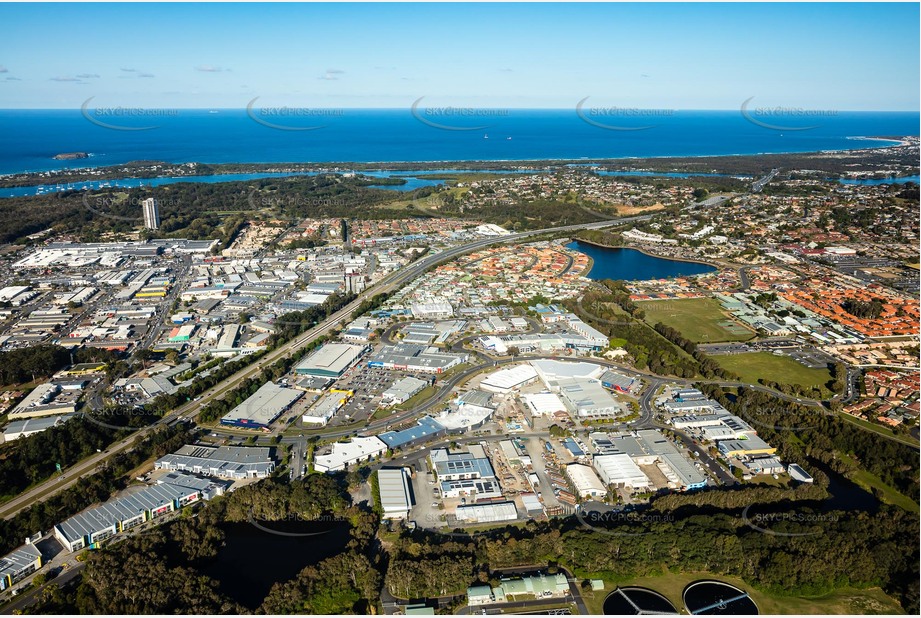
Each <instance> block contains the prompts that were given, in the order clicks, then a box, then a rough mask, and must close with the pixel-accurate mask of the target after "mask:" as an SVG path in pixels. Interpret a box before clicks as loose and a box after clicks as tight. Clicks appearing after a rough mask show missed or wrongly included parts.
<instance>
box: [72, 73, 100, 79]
mask: <svg viewBox="0 0 921 618" xmlns="http://www.w3.org/2000/svg"><path fill="white" fill-rule="evenodd" d="M98 77H99V75H97V74H96V73H80V74H79V75H77V78H79V79H97V78H98Z"/></svg>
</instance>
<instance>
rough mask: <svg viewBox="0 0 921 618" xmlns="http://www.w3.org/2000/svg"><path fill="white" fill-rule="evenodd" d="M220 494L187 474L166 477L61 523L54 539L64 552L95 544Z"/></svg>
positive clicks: (217, 486)
mask: <svg viewBox="0 0 921 618" xmlns="http://www.w3.org/2000/svg"><path fill="white" fill-rule="evenodd" d="M221 493H223V489H222V488H221V486H219V485H216V484H215V483H213V482H211V481H208V480H205V479H196V477H190V476H189V475H185V474H182V475H177V474H174V475H167V476H166V477H164V478H163V479H161V480H160V482H159V484H157V485H152V486H149V487H144V488H143V489H141V490H140V491H136V492H133V493H131V494H129V495H126V496H123V497H120V498H115V499H113V500H109V501H108V502H105V503H103V504H101V505H100V506H97V507H95V508H92V509H89V510H87V511H84V512H82V513H80V514H78V515H74V516H73V517H71V518H69V519H66V520H64V521H63V522H61V523H59V524H58V525H56V526H55V527H54V536H55V538H57V540H58V541H60V543H61V545H63V547H64V548H65V549H67V550H68V551H71V552H74V551H77V550H80V549H83V548H84V547H89V548H95V547H98V546H99V543H101V542H102V541H104V540H106V539H108V538H109V537H112V536H115V535H116V534H118V533H120V532H124V531H126V530H129V529H131V528H133V527H135V526H137V525H139V524H142V523H144V522H146V521H150V520H153V519H156V518H158V517H162V516H163V515H166V514H167V513H171V512H173V511H175V510H178V509H181V508H182V507H184V506H187V505H189V504H192V503H194V502H197V501H199V500H204V499H209V498H211V497H213V496H215V495H219V494H221Z"/></svg>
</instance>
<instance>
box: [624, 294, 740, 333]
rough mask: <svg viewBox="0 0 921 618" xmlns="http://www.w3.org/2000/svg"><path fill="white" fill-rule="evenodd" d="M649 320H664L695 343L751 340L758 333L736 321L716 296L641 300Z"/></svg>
mask: <svg viewBox="0 0 921 618" xmlns="http://www.w3.org/2000/svg"><path fill="white" fill-rule="evenodd" d="M638 304H639V306H640V309H642V310H643V311H645V312H646V322H648V323H649V324H650V325H651V326H654V325H655V324H656V323H658V322H662V323H663V324H665V325H666V326H671V327H672V328H674V329H675V330H678V331H681V334H683V335H684V336H685V337H687V338H688V339H690V340H691V341H693V342H695V343H716V342H724V341H748V340H749V339H751V338H752V337H754V336H755V333H754V332H752V331H751V330H749V329H748V328H746V327H745V326H743V325H741V324H739V323H737V322H735V321H733V320H732V319H731V318H730V317H729V315H728V314H727V313H724V312H723V310H722V307H721V306H720V304H719V303H718V302H717V301H715V300H713V299H712V298H683V299H679V300H650V301H644V302H641V303H638Z"/></svg>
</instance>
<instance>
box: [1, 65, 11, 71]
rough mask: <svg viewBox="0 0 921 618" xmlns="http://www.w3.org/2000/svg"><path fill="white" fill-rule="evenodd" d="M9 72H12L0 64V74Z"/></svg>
mask: <svg viewBox="0 0 921 618" xmlns="http://www.w3.org/2000/svg"><path fill="white" fill-rule="evenodd" d="M9 72H10V70H9V69H8V68H6V67H5V66H3V65H2V64H0V73H9Z"/></svg>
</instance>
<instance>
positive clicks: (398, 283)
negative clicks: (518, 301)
mask: <svg viewBox="0 0 921 618" xmlns="http://www.w3.org/2000/svg"><path fill="white" fill-rule="evenodd" d="M651 217H652V215H639V216H635V217H624V218H620V219H612V220H608V221H600V222H598V223H588V224H580V225H565V226H559V227H552V228H545V229H540V230H531V231H527V232H518V233H515V234H508V235H506V236H495V237H492V236H491V237H487V238H483V239H479V240H475V241H473V242H469V243H466V244H463V245H458V246H457V247H452V248H450V249H446V250H445V251H442V252H440V253H436V254H432V255H428V256H426V257H424V258H422V259H420V260H418V261H417V262H414V263H412V264H410V265H408V266H407V267H405V268H403V269H401V270H398V271H396V272H394V273H392V274H390V275H388V276H387V277H385V278H384V279H382V280H381V281H380V282H378V284H377V285H375V286H372V287H370V288H368V289H367V290H365V291H364V292H362V293H361V294H359V295H358V296H357V297H356V298H355V299H354V300H353V301H352V302H350V303H349V304H348V305H346V306H345V307H343V308H342V309H340V310H339V311H337V312H335V313H334V314H333V315H331V316H329V317H328V318H327V319H326V320H324V321H323V322H321V323H319V324H317V325H316V326H315V327H314V328H312V329H310V330H309V331H308V332H307V333H306V334H304V335H302V336H300V337H298V338H296V339H294V340H293V341H290V342H288V343H286V344H284V345H282V346H280V347H278V348H277V349H275V350H273V351H271V352H269V353H267V354H265V355H264V356H262V357H261V358H259V359H258V360H256V361H255V362H253V363H252V364H251V365H248V366H247V367H245V368H243V369H241V370H240V371H238V372H237V373H235V374H234V375H232V376H230V377H229V378H227V379H225V380H224V381H222V382H220V383H218V384H216V385H215V386H213V387H212V388H210V389H209V390H207V391H206V392H204V393H202V395H201V396H200V397H199V398H198V400H197V401H192V402H189V403H187V404H185V405H182V406H179V407H178V408H176V409H175V410H173V411H172V412H170V413H168V414H166V415H164V416H163V417H162V418H161V419H159V420H157V421H156V422H155V423H153V424H151V425H149V426H147V427H145V428H143V429H139V430H138V431H136V432H134V433H132V434H131V435H130V436H128V437H126V438H124V439H123V440H121V441H119V442H117V443H115V444H113V445H112V446H111V447H109V448H108V449H107V450H106V451H105V452H103V453H97V454H96V455H92V456H90V457H88V458H86V459H84V460H82V461H80V462H78V463H76V464H74V465H73V466H71V467H69V468H67V469H66V470H65V471H64V472H63V474H62V475H61V476H55V477H52V478H50V479H48V480H47V481H45V482H44V483H40V484H39V485H36V486H35V487H33V488H31V489H30V490H28V491H26V492H23V493H22V494H20V495H19V496H17V497H15V498H13V499H12V500H9V501H7V502H5V503H4V504H2V505H0V516H2V517H3V518H4V519H10V518H11V517H13V516H15V515H16V514H17V513H19V512H20V511H21V510H23V509H25V508H28V507H29V506H31V505H32V504H33V503H35V502H38V501H41V500H45V499H47V498H49V497H51V496H53V495H55V494H57V493H58V492H60V491H63V490H65V489H67V488H68V487H71V486H73V485H74V484H75V483H76V482H77V481H78V480H79V479H81V478H83V477H85V476H88V475H91V474H94V473H95V472H96V470H97V468H98V467H99V466H100V464H101V463H102V462H103V461H105V460H106V459H108V458H109V457H112V456H113V455H115V454H117V453H120V452H122V451H125V450H127V449H129V448H130V447H131V445H132V444H133V443H134V441H135V440H136V439H137V438H138V437H139V436H144V435H147V434H148V433H150V432H151V431H154V430H155V429H157V428H159V427H161V426H163V425H167V424H169V423H171V422H173V421H175V420H176V419H178V418H179V417H184V418H188V419H193V418H194V417H195V416H197V413H198V410H199V409H200V408H201V407H203V406H205V405H206V404H207V403H208V402H210V401H212V400H214V399H218V398H220V397H221V396H223V395H224V394H226V393H227V392H228V391H231V390H233V389H234V388H235V387H236V386H237V385H238V384H239V383H240V382H242V381H243V380H246V379H247V378H251V377H254V376H256V375H258V374H259V373H260V372H261V371H262V369H263V368H264V367H266V366H268V365H271V364H272V363H274V362H276V361H277V360H279V359H280V358H282V357H285V356H288V355H290V354H294V353H296V352H297V351H298V350H300V349H301V348H303V347H304V346H306V345H307V344H309V343H310V342H312V341H314V340H316V339H317V338H319V337H322V336H323V335H326V334H328V333H329V332H330V331H332V330H334V329H335V328H336V327H337V326H338V325H339V322H340V321H341V320H346V319H348V318H349V317H350V316H351V314H352V312H353V311H355V310H356V309H357V308H358V306H359V305H360V304H361V303H362V302H363V301H365V300H367V299H369V298H371V297H372V296H374V295H375V294H381V293H385V292H391V291H393V290H397V289H399V288H401V287H402V286H404V285H405V284H406V283H408V282H410V281H412V280H413V279H415V278H416V277H418V276H419V275H421V274H422V273H424V272H425V271H427V270H428V269H430V268H432V267H434V266H437V265H439V264H441V263H442V262H446V261H448V260H451V259H454V258H456V257H458V256H460V255H463V254H465V253H469V252H471V251H476V250H478V249H483V248H485V247H488V246H490V245H494V244H505V243H511V242H517V241H520V240H524V239H526V238H529V237H531V236H538V235H541V234H548V233H557V232H569V231H576V230H584V229H600V228H605V227H611V226H614V225H621V224H625V223H630V222H634V221H641V220H646V219H649V218H651Z"/></svg>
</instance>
